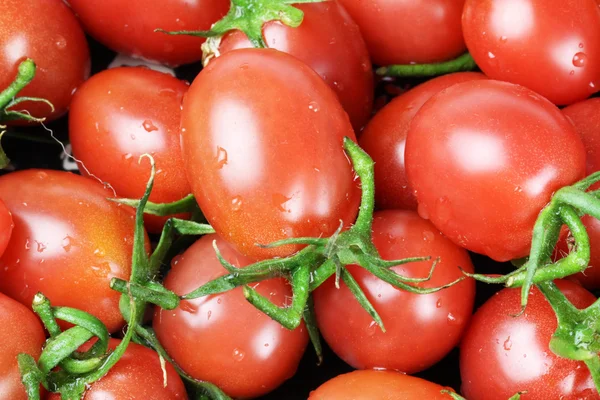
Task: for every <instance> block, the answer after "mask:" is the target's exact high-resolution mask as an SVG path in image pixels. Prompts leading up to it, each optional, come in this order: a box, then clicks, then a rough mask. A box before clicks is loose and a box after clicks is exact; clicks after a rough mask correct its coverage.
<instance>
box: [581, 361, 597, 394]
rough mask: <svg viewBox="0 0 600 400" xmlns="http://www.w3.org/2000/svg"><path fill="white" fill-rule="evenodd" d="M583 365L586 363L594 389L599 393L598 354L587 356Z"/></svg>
mask: <svg viewBox="0 0 600 400" xmlns="http://www.w3.org/2000/svg"><path fill="white" fill-rule="evenodd" d="M585 365H587V367H588V369H589V370H590V374H591V375H592V379H593V380H594V385H595V386H596V390H597V391H598V393H600V356H598V355H597V354H596V355H594V356H593V357H591V358H588V359H587V360H585Z"/></svg>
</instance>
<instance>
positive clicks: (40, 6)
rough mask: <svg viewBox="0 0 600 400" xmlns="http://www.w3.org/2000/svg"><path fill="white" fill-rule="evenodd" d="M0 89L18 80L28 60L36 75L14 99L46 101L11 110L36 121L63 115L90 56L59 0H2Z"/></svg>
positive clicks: (78, 29)
mask: <svg viewBox="0 0 600 400" xmlns="http://www.w3.org/2000/svg"><path fill="white" fill-rule="evenodd" d="M0 36H2V40H1V41H0V90H4V89H5V88H6V87H7V86H8V85H9V84H10V83H11V82H12V81H13V80H14V79H15V77H16V76H17V68H18V66H19V64H20V63H21V61H23V60H25V59H26V58H31V59H33V61H35V63H36V65H37V71H36V76H35V78H34V79H33V81H32V82H31V83H30V84H29V85H28V86H27V87H26V88H25V89H23V90H22V91H21V92H20V93H19V96H29V97H40V98H44V99H46V100H49V101H50V102H51V103H52V104H53V105H54V108H55V112H54V113H51V112H50V108H49V107H48V106H47V105H46V104H42V103H31V102H26V103H21V104H19V105H18V106H17V107H16V109H18V110H26V111H28V112H29V113H31V115H33V116H35V117H39V118H42V117H47V118H48V119H49V120H51V119H55V118H57V117H59V116H61V115H62V114H64V113H65V112H66V111H67V109H68V107H69V103H70V102H71V97H72V96H73V93H74V92H75V89H77V86H79V84H80V83H81V82H83V81H84V80H86V79H87V78H88V76H89V74H90V54H89V50H88V46H87V42H86V39H85V35H84V34H83V31H82V30H81V27H80V26H79V24H78V23H77V19H76V18H75V16H74V15H73V13H72V12H71V10H69V8H68V7H67V6H66V5H64V4H63V2H62V1H61V0H2V3H1V4H0Z"/></svg>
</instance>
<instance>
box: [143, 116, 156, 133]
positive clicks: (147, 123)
mask: <svg viewBox="0 0 600 400" xmlns="http://www.w3.org/2000/svg"><path fill="white" fill-rule="evenodd" d="M142 126H143V127H144V130H145V131H146V132H154V131H157V130H158V128H157V127H156V125H154V123H153V122H152V121H150V120H149V119H147V120H145V121H144V123H143V124H142Z"/></svg>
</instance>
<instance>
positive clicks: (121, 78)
mask: <svg viewBox="0 0 600 400" xmlns="http://www.w3.org/2000/svg"><path fill="white" fill-rule="evenodd" d="M186 91H187V85H186V84H185V83H184V82H182V81H180V80H178V79H176V78H173V77H172V76H170V75H167V74H163V73H161V72H156V71H152V70H149V69H147V68H141V67H137V68H130V67H125V68H114V69H109V70H106V71H103V72H101V73H99V74H98V75H95V76H93V77H92V78H91V79H90V80H88V81H87V82H85V83H84V84H83V85H82V86H81V88H80V89H79V90H78V91H77V93H76V94H75V97H74V98H73V102H72V104H71V112H70V113H69V139H70V141H71V145H72V146H73V154H74V156H75V157H76V158H77V159H79V160H80V161H81V162H82V163H83V166H84V167H85V168H83V167H82V165H81V164H78V165H79V168H80V170H81V172H82V173H84V174H87V173H88V172H89V173H90V174H92V175H94V176H96V177H97V178H99V179H101V180H103V181H104V182H108V183H110V185H111V186H112V187H113V188H114V189H115V190H116V192H117V194H118V195H119V196H120V197H128V198H136V199H138V198H141V197H142V195H143V194H144V190H145V189H146V182H148V178H149V177H150V168H148V163H147V162H143V163H141V164H140V163H139V162H138V160H139V158H140V156H141V155H142V154H144V153H149V154H152V156H153V157H154V161H155V162H156V180H155V182H154V188H153V190H152V194H151V196H150V201H153V202H156V203H169V202H172V201H176V200H179V199H181V198H183V197H185V196H186V195H188V194H189V193H190V192H191V189H190V186H189V184H188V182H187V179H186V177H185V169H184V165H183V158H182V155H181V144H180V128H179V124H180V119H181V108H180V107H181V102H182V100H183V95H184V94H185V92H186ZM179 217H182V216H179ZM166 219H167V218H161V217H156V216H152V215H146V222H147V226H148V230H149V231H151V232H155V233H157V232H160V230H161V229H162V225H164V222H165V221H166Z"/></svg>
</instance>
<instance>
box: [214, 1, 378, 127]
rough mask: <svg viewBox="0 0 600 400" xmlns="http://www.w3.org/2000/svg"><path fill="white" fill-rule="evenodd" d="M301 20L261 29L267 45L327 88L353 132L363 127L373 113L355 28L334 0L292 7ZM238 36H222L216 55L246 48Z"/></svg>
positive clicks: (367, 66)
mask: <svg viewBox="0 0 600 400" xmlns="http://www.w3.org/2000/svg"><path fill="white" fill-rule="evenodd" d="M294 7H297V8H299V9H300V10H302V11H303V12H304V20H303V21H302V24H301V25H300V26H299V27H297V28H291V27H289V26H287V25H285V24H283V23H281V22H279V21H272V22H268V23H267V24H265V26H264V28H263V36H264V39H265V42H266V43H267V46H269V47H270V48H273V49H276V50H280V51H283V52H286V53H288V54H291V55H293V56H294V57H297V58H298V59H300V60H301V61H304V62H305V63H306V64H308V65H309V66H310V67H311V68H312V69H314V70H315V71H316V72H317V73H318V74H319V75H320V76H321V78H323V80H324V81H325V82H327V84H328V85H329V87H331V88H332V89H333V90H334V91H335V92H336V94H337V95H338V98H339V99H340V102H341V103H342V106H343V107H344V109H345V110H346V112H347V113H348V115H349V116H350V121H352V126H353V127H354V129H355V131H356V132H359V131H360V129H361V128H362V127H363V126H364V125H365V123H366V122H367V120H368V119H369V117H370V116H371V110H372V109H373V86H374V81H373V70H372V67H371V60H370V59H369V52H368V51H367V46H366V44H365V41H364V40H363V38H362V35H361V33H360V29H359V28H358V25H356V23H355V22H354V21H353V20H352V17H350V14H348V12H347V11H346V10H345V9H344V7H342V5H341V4H339V3H337V2H334V1H326V2H323V3H312V4H297V5H294ZM251 47H252V43H250V41H249V40H248V38H247V37H246V35H245V34H244V33H242V32H241V31H233V32H231V33H229V34H227V35H225V36H224V37H223V40H222V41H221V44H220V46H219V52H220V53H221V54H224V53H227V52H229V51H231V50H234V49H241V48H251Z"/></svg>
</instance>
